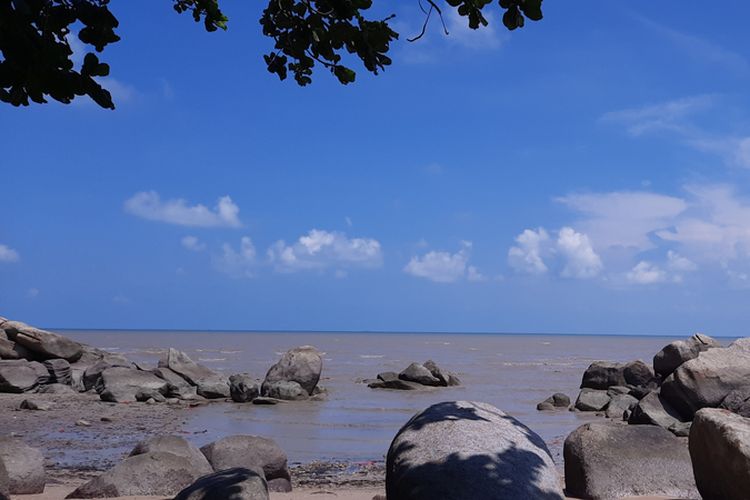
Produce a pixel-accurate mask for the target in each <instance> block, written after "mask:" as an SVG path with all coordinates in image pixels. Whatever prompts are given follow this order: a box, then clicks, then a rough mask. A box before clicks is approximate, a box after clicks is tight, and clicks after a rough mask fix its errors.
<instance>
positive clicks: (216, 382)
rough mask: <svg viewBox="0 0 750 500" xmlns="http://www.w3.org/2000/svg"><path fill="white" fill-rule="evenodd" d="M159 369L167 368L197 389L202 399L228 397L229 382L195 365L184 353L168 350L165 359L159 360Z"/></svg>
mask: <svg viewBox="0 0 750 500" xmlns="http://www.w3.org/2000/svg"><path fill="white" fill-rule="evenodd" d="M159 368H169V369H170V370H172V371H174V372H175V373H177V374H178V375H180V376H181V377H182V378H184V379H185V380H187V381H188V382H190V384H192V385H194V386H196V387H197V392H198V394H200V395H201V396H203V397H204V398H208V399H218V398H228V397H229V382H228V381H227V380H226V379H225V378H224V377H223V376H221V375H220V374H218V373H216V372H215V371H213V370H210V369H209V368H206V367H205V366H203V365H199V364H198V363H195V362H194V361H193V360H192V359H190V357H189V356H188V355H187V354H185V353H184V352H180V351H178V350H177V349H172V348H170V349H169V351H168V352H167V355H166V357H165V358H162V359H161V360H159Z"/></svg>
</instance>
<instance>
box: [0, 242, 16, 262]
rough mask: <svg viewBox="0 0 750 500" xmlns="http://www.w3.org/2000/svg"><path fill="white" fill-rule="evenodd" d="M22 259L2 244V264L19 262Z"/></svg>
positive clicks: (0, 255) (0, 247)
mask: <svg viewBox="0 0 750 500" xmlns="http://www.w3.org/2000/svg"><path fill="white" fill-rule="evenodd" d="M20 259H21V257H20V256H19V255H18V252H16V251H15V250H13V249H12V248H10V247H9V246H8V245H3V244H0V262H18V261H19V260H20Z"/></svg>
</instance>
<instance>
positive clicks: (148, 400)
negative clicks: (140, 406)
mask: <svg viewBox="0 0 750 500" xmlns="http://www.w3.org/2000/svg"><path fill="white" fill-rule="evenodd" d="M146 404H147V405H155V404H156V400H155V399H154V398H148V399H147V400H146Z"/></svg>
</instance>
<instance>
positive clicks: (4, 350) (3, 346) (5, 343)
mask: <svg viewBox="0 0 750 500" xmlns="http://www.w3.org/2000/svg"><path fill="white" fill-rule="evenodd" d="M0 332H2V334H0V359H18V358H19V357H20V356H19V355H18V351H16V349H15V347H16V343H15V342H13V341H12V340H8V337H7V336H6V335H5V330H0Z"/></svg>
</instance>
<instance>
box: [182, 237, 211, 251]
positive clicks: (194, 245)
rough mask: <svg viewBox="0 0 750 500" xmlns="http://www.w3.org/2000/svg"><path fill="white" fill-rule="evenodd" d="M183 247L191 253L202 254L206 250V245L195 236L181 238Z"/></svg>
mask: <svg viewBox="0 0 750 500" xmlns="http://www.w3.org/2000/svg"><path fill="white" fill-rule="evenodd" d="M180 243H181V244H182V246H183V247H185V248H187V249H188V250H192V251H193V252H202V251H203V250H205V249H206V244H205V243H203V242H202V241H201V240H199V239H198V238H197V237H196V236H183V237H182V239H181V240H180Z"/></svg>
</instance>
